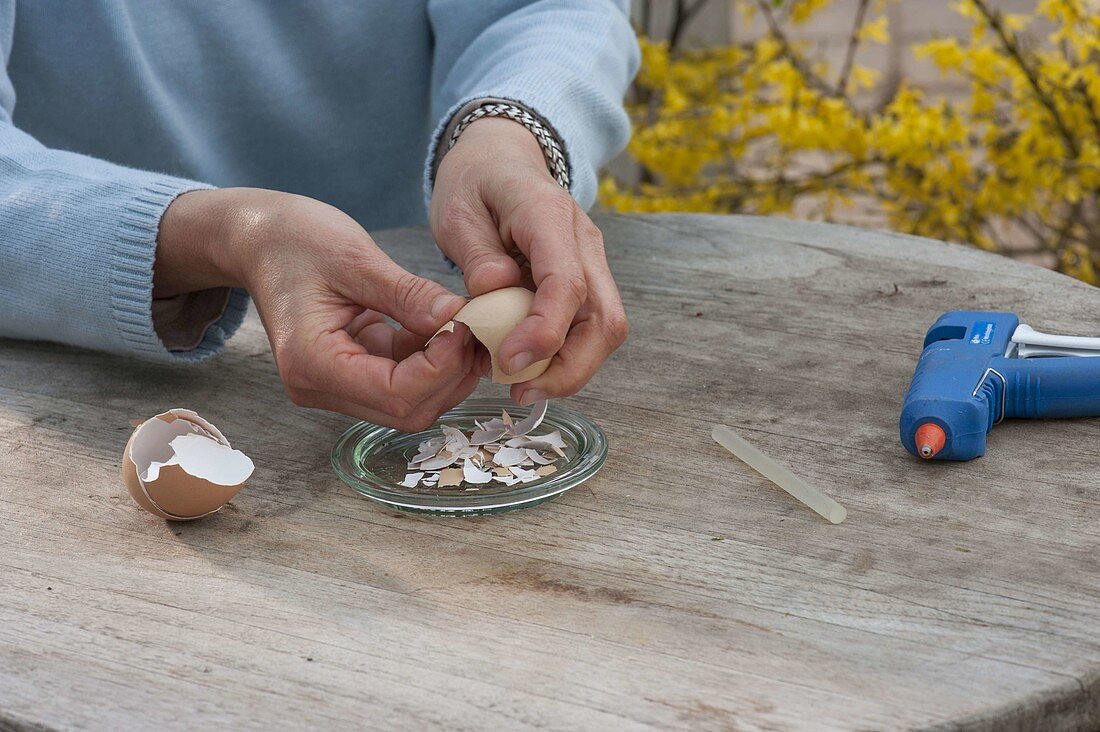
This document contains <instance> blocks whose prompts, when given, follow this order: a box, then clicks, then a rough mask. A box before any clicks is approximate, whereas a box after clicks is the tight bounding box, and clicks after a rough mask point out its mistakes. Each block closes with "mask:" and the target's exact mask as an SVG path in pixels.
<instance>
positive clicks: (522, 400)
mask: <svg viewBox="0 0 1100 732" xmlns="http://www.w3.org/2000/svg"><path fill="white" fill-rule="evenodd" d="M545 398H546V394H544V393H543V392H541V391H539V390H538V389H528V390H527V391H525V392H523V394H521V395H520V397H519V405H520V406H521V407H529V406H531V405H532V404H534V403H535V402H540V401H542V400H543V399H545Z"/></svg>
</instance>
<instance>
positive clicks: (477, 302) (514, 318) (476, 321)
mask: <svg viewBox="0 0 1100 732" xmlns="http://www.w3.org/2000/svg"><path fill="white" fill-rule="evenodd" d="M534 301H535V293H533V292H531V291H530V290H528V289H526V288H524V287H505V288H503V289H500V290H494V291H493V292H487V293H485V294H484V295H479V296H478V297H475V298H474V299H472V300H470V302H468V303H466V306H465V307H463V308H462V309H461V310H459V311H458V314H457V315H455V317H454V320H456V321H458V322H459V323H464V324H465V325H466V326H467V327H468V328H469V329H470V331H471V332H473V334H474V338H477V339H478V341H480V342H481V344H482V345H483V346H485V349H486V350H487V351H488V352H489V357H490V358H491V359H492V362H493V381H495V382H497V383H498V384H517V383H519V382H521V381H530V380H531V379H534V378H536V377H538V376H541V375H542V373H543V372H544V371H546V369H547V368H548V367H549V366H550V359H546V360H544V361H536V362H535V363H533V364H531V365H530V366H528V367H527V368H525V369H523V370H522V371H520V372H519V373H518V374H506V373H504V371H502V370H501V368H500V356H499V352H500V346H501V344H502V343H504V339H505V338H507V337H508V335H509V334H510V333H511V332H512V331H513V330H515V329H516V326H517V325H519V324H520V323H522V322H523V319H524V318H526V317H527V315H528V313H530V312H531V305H532V304H533V303H534Z"/></svg>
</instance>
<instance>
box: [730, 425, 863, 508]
mask: <svg viewBox="0 0 1100 732" xmlns="http://www.w3.org/2000/svg"><path fill="white" fill-rule="evenodd" d="M710 436H711V437H713V438H714V441H715V442H717V443H718V444H719V445H721V446H722V447H724V448H726V449H727V450H729V451H730V452H732V453H733V454H734V455H736V456H737V458H738V459H739V460H741V461H742V462H744V463H745V464H746V465H748V466H749V467H750V468H752V469H753V470H755V471H756V472H758V473H760V474H761V475H763V476H764V477H765V478H767V479H768V480H770V481H771V482H773V483H775V484H776V485H777V486H779V487H780V488H782V489H783V490H785V491H786V492H787V493H790V494H791V495H792V496H794V497H795V498H796V499H798V500H799V501H801V502H802V503H804V504H806V505H807V506H809V507H810V508H811V509H812V510H813V511H815V512H816V513H818V514H820V515H821V516H823V517H824V518H825V519H826V520H827V521H829V522H830V523H834V524H839V523H840V522H841V521H843V520H844V518H845V517H846V516H847V515H848V512H847V511H846V510H845V509H844V506H841V505H840V504H839V503H837V502H836V501H834V500H833V499H832V498H830V497H829V496H827V495H825V494H824V493H822V492H821V491H819V490H818V489H817V488H814V487H813V486H812V485H810V484H809V483H807V482H806V481H804V480H802V479H801V478H799V477H798V476H797V475H795V474H794V473H792V472H791V471H790V470H788V469H787V468H785V467H783V466H782V465H780V464H779V463H777V462H775V461H774V460H772V459H771V458H770V457H768V456H767V455H765V454H764V453H762V452H760V450H758V449H757V448H755V447H753V446H752V445H750V444H749V443H748V442H746V441H745V440H744V439H743V438H742V437H741V436H740V435H738V434H737V433H736V432H734V431H733V430H731V429H730V428H729V427H726V426H725V425H723V424H719V425H715V426H714V429H712V430H711V432H710Z"/></svg>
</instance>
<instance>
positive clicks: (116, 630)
mask: <svg viewBox="0 0 1100 732" xmlns="http://www.w3.org/2000/svg"><path fill="white" fill-rule="evenodd" d="M598 223H600V225H601V226H602V228H603V230H604V233H605V237H606V240H607V248H608V253H609V258H610V260H611V262H612V268H613V269H614V270H615V272H616V275H617V278H618V281H619V284H620V287H621V289H622V293H623V299H624V301H625V303H626V306H627V311H628V314H629V316H630V321H631V324H632V327H633V330H632V335H631V338H630V340H629V342H628V344H627V345H626V346H624V347H623V348H622V349H621V350H620V351H619V352H618V353H616V354H615V355H614V357H613V358H612V359H611V360H610V361H609V362H608V364H607V365H606V366H605V367H604V369H603V370H602V371H601V372H600V373H599V375H598V376H597V377H596V378H595V379H594V380H593V381H592V383H591V384H590V385H589V386H588V388H586V389H585V391H584V392H583V393H582V394H581V395H579V396H577V397H574V398H572V399H570V400H568V401H569V405H570V406H571V407H572V408H574V409H577V410H579V411H581V412H583V413H585V414H587V415H588V416H590V417H592V418H593V419H595V420H596V421H597V422H598V423H599V424H600V425H601V426H602V427H603V429H604V430H605V432H606V433H607V435H608V438H609V440H610V443H611V448H610V455H609V458H608V461H607V464H606V466H605V468H604V469H603V471H602V472H601V473H600V474H599V475H597V476H596V477H595V478H594V479H592V480H591V481H590V482H588V483H586V484H585V485H583V486H582V487H580V488H577V489H575V490H573V491H572V492H570V493H568V494H566V495H564V496H562V497H561V498H559V499H557V500H555V501H552V502H549V503H546V504H544V505H542V506H539V507H537V508H533V509H530V510H524V511H517V512H514V513H510V514H505V515H500V516H490V517H481V518H469V519H446V518H431V517H420V516H413V515H408V514H402V513H397V512H395V511H392V510H386V509H383V508H381V507H379V506H378V505H375V504H373V503H371V502H369V501H367V500H365V499H363V498H362V497H360V496H359V495H357V494H355V493H353V492H352V491H351V490H349V489H348V488H346V487H345V486H344V485H343V484H341V483H340V482H339V481H338V480H337V478H336V477H335V475H334V474H333V472H332V470H331V468H330V466H329V450H330V448H331V447H332V445H333V443H334V442H335V440H336V438H337V437H338V436H339V434H340V433H341V432H342V431H343V430H344V429H345V428H346V427H347V426H348V425H349V424H350V420H349V419H347V418H344V417H341V416H339V415H335V414H328V413H321V412H316V411H308V410H303V409H298V408H296V407H294V406H293V405H291V404H290V402H289V401H288V400H287V399H286V397H285V396H284V394H283V391H282V388H281V385H280V382H279V379H278V376H277V374H276V371H275V368H274V365H273V364H272V361H271V358H270V355H269V348H268V344H267V340H266V338H265V336H264V333H263V331H262V330H261V328H260V325H259V322H258V320H257V319H256V318H255V317H254V316H252V317H250V319H249V320H248V322H247V323H246V324H245V326H244V328H243V329H242V332H241V333H239V334H238V336H237V337H236V338H234V339H233V341H232V342H231V343H230V345H229V347H228V349H227V351H226V353H225V354H223V355H222V356H220V357H219V358H217V359H215V360H214V361H213V362H211V363H209V364H207V365H204V366H201V367H178V368H173V367H164V366H159V365H151V364H145V363H140V362H135V361H130V360H126V359H123V358H117V357H112V356H105V355H101V354H95V353H90V352H84V351H77V350H72V349H68V348H64V347H61V346H54V345H48V344H42V343H28V342H17V341H0V483H2V485H3V490H2V491H0V588H2V589H0V728H15V729H23V728H27V729H39V728H69V727H87V728H95V729H133V728H139V727H141V728H151V727H154V726H156V727H169V728H197V727H200V726H210V725H216V726H218V727H232V728H236V729H244V728H254V729H272V728H286V727H297V728H300V727H302V726H304V725H313V726H318V727H320V726H324V727H327V728H346V729H355V728H362V727H384V728H387V729H402V730H426V729H471V730H472V729H509V730H511V729H522V728H534V727H544V728H554V729H570V730H572V729H640V728H649V729H662V730H664V729H691V730H733V729H737V730H749V729H768V730H778V729H792V730H797V729H807V728H837V729H888V728H911V727H926V726H937V725H940V726H949V727H965V728H972V729H988V728H998V729H1000V728H1020V729H1031V728H1035V727H1037V726H1044V727H1049V728H1059V729H1071V728H1092V727H1095V726H1096V725H1098V724H1100V572H1098V571H1097V569H1098V566H1100V520H1098V519H1100V480H1098V479H1097V474H1098V468H1100V457H1098V456H1097V454H1096V446H1097V444H1098V442H1097V438H1098V436H1100V420H1076V421H1057V422H1054V421H1052V422H1008V423H1005V424H1002V425H999V426H998V427H996V428H995V429H994V431H993V434H992V435H991V437H990V439H989V446H988V452H987V454H986V456H985V457H984V458H982V459H979V460H976V461H974V462H971V463H966V464H942V463H936V464H922V463H920V462H919V461H917V460H915V459H914V458H912V457H911V456H910V455H909V454H908V453H906V452H905V451H904V450H903V449H902V447H901V445H900V444H899V442H898V435H897V419H898V412H899V409H900V406H901V400H902V396H903V394H904V392H905V389H906V386H907V385H908V382H909V378H910V376H911V374H912V370H913V367H914V365H915V363H916V359H917V356H918V355H919V352H920V345H921V339H922V337H923V333H924V331H925V330H926V329H927V327H928V326H929V325H930V324H931V323H932V321H933V320H934V319H935V318H936V317H937V316H938V315H939V314H940V313H941V312H943V311H945V310H951V309H964V308H965V309H990V310H1012V311H1015V312H1017V313H1019V314H1020V317H1021V319H1022V320H1023V321H1024V322H1027V323H1029V324H1031V325H1033V326H1035V327H1036V328H1038V329H1040V330H1046V331H1054V332H1065V333H1080V334H1096V333H1097V332H1100V317H1098V314H1100V292H1098V291H1097V290H1096V289H1093V288H1090V287H1088V286H1085V285H1083V284H1081V283H1079V282H1076V281H1073V280H1071V279H1069V278H1066V277H1063V276H1061V275H1058V274H1055V273H1052V272H1048V271H1045V270H1041V269H1037V268H1035V267H1031V266H1026V265H1023V264H1019V263H1016V262H1013V261H1010V260H1008V259H1004V258H1000V257H997V256H994V255H991V254H985V253H982V252H979V251H976V250H973V249H969V248H965V247H962V246H953V245H947V244H942V243H938V242H934V241H928V240H923V239H917V238H911V237H906V236H899V235H891V234H887V233H880V232H873V231H865V230H860V229H852V228H845V227H838V226H826V225H815V224H807V223H798V222H793V221H787V220H777V219H761V218H741V217H704V216H671V215H662V216H645V217H603V218H600V219H598ZM379 240H380V242H381V243H382V245H383V246H384V248H386V249H387V250H388V251H389V252H390V253H391V254H392V255H393V256H394V257H395V258H396V259H397V260H398V261H400V262H401V263H402V264H404V265H405V266H407V267H410V268H412V269H414V270H416V271H419V272H420V273H422V274H425V275H427V276H431V277H434V278H436V279H439V280H441V281H443V282H445V283H446V284H448V285H449V286H452V287H454V288H455V289H458V288H459V287H460V281H459V280H458V278H457V277H456V276H455V275H453V274H450V273H449V272H447V270H446V268H445V266H444V265H443V263H442V262H441V261H440V258H439V255H438V253H437V252H436V251H435V250H434V249H433V245H432V243H431V239H430V237H429V235H428V234H427V232H425V231H423V230H402V231H393V232H382V233H381V234H380V235H379ZM481 391H482V393H483V394H494V395H496V394H502V393H503V389H502V388H501V387H494V386H493V385H485V386H483V387H482V389H481ZM177 406H178V407H187V408H191V409H195V410H197V411H198V412H199V413H200V414H202V415H203V416H205V417H207V418H208V419H210V420H211V421H213V422H214V423H215V424H217V425H218V426H219V427H220V428H221V429H222V430H223V431H224V432H225V433H226V434H227V435H228V437H229V439H230V440H231V441H232V442H233V444H234V446H235V447H239V448H240V449H243V450H244V451H245V452H247V453H248V454H250V455H251V456H252V458H253V459H254V460H255V462H256V465H257V471H256V475H255V476H254V478H253V480H252V481H251V483H250V485H249V487H248V488H247V490H246V491H245V492H243V493H242V494H241V495H239V496H238V497H237V499H235V500H234V502H233V503H232V504H231V505H230V506H229V507H228V508H227V509H225V510H223V511H222V512H220V513H218V514H215V515H213V516H211V517H209V518H207V519H204V520H202V521H199V522H195V523H190V524H170V523H166V522H163V521H160V520H157V519H155V518H153V517H152V516H150V515H148V514H146V513H145V512H143V511H141V510H140V509H139V508H138V507H137V506H136V505H135V504H134V502H133V501H132V500H131V499H130V497H129V496H128V495H127V494H126V491H125V488H124V487H123V485H122V482H121V480H120V478H119V458H120V454H121V451H122V447H123V444H124V443H125V442H126V438H127V435H128V433H129V431H130V427H129V424H128V421H129V420H130V419H131V418H145V417H149V416H151V415H153V414H155V413H157V412H159V411H162V410H164V409H166V408H168V407H177ZM715 423H726V424H729V425H731V426H732V427H734V428H735V429H737V430H739V431H740V432H741V434H743V435H744V436H745V437H747V438H748V439H749V440H751V441H753V442H754V443H755V444H756V445H757V446H759V447H760V448H762V449H763V450H765V451H766V452H767V453H769V454H770V455H772V456H773V457H775V458H776V459H778V460H780V461H782V462H784V463H785V464H786V465H788V466H790V467H791V468H792V469H793V470H794V471H795V472H796V473H798V474H799V475H801V476H803V477H805V478H806V479H808V480H810V481H811V482H813V483H814V484H815V485H817V486H818V487H820V488H822V489H824V490H825V491H827V492H828V493H830V494H831V495H832V496H834V497H835V498H836V499H837V500H839V501H840V502H841V503H842V504H843V505H844V506H845V507H846V508H847V509H848V519H847V521H845V522H844V523H843V524H840V525H836V526H834V525H831V524H828V523H826V522H825V521H823V520H821V519H820V518H819V517H817V516H816V515H814V514H812V513H810V512H809V511H807V510H805V509H804V508H802V507H801V506H800V505H798V504H796V503H795V502H794V501H793V500H792V499H790V498H789V497H788V496H787V495H786V494H784V493H781V492H780V491H778V490H777V489H776V488H775V487H773V486H772V485H771V484H769V483H768V482H767V481H765V480H764V479H762V478H760V477H759V476H757V475H755V474H754V473H752V472H751V471H750V470H748V469H747V468H746V467H745V466H744V465H742V464H741V463H739V462H737V461H736V460H735V459H733V458H732V457H731V456H730V455H729V454H728V453H726V452H725V451H723V450H722V449H721V448H719V447H718V446H717V445H716V444H714V443H713V442H712V441H711V439H710V436H709V434H710V429H711V426H712V425H713V424H715Z"/></svg>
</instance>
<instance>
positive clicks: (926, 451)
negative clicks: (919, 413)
mask: <svg viewBox="0 0 1100 732" xmlns="http://www.w3.org/2000/svg"><path fill="white" fill-rule="evenodd" d="M915 437H916V439H915V441H916V443H917V452H918V453H920V456H921V458H922V459H924V460H931V459H932V458H934V457H935V456H936V454H937V453H938V452H939V451H940V450H942V449H943V446H944V445H945V444H946V443H947V435H946V434H944V431H943V428H942V427H940V426H939V425H938V424H936V423H934V422H925V423H924V424H922V425H921V426H920V427H918V428H917V434H916V436H915Z"/></svg>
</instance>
